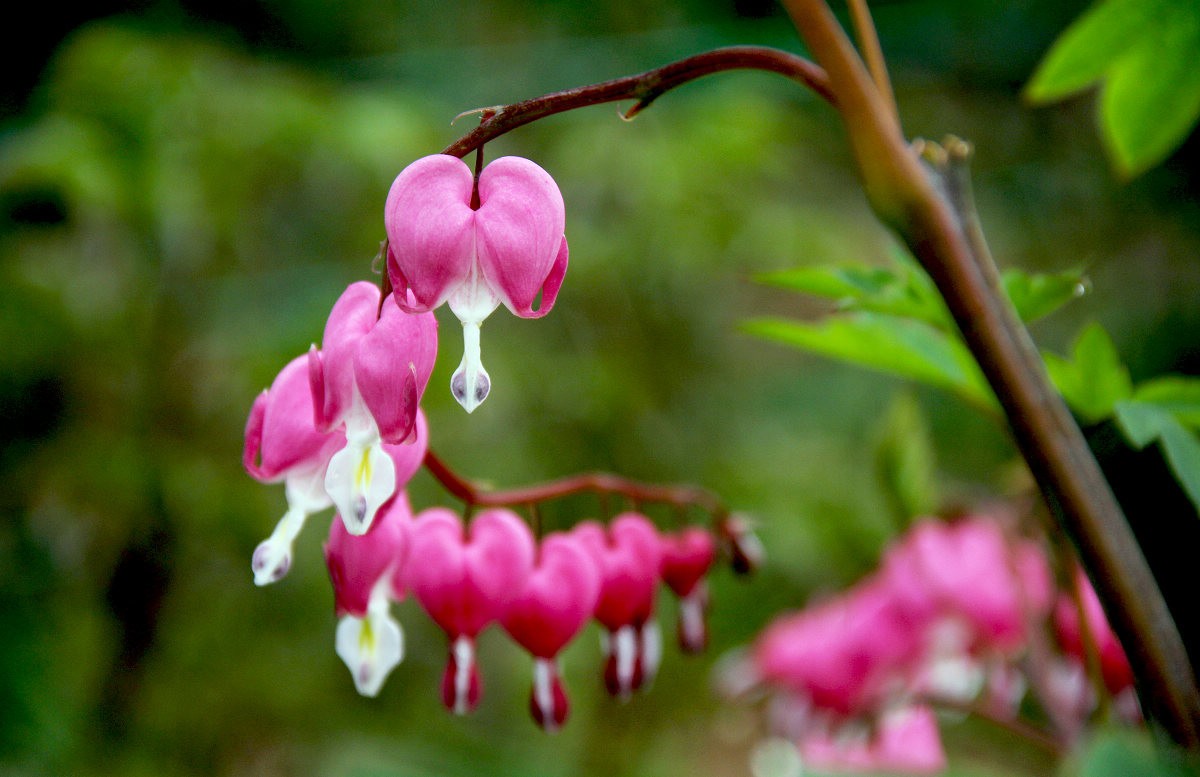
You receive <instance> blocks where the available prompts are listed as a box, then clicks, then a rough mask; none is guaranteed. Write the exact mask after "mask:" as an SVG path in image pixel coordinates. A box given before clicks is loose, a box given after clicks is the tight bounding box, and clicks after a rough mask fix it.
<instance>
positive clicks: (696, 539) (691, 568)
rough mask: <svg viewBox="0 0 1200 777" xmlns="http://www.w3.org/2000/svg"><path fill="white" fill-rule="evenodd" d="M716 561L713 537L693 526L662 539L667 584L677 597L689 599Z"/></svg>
mask: <svg viewBox="0 0 1200 777" xmlns="http://www.w3.org/2000/svg"><path fill="white" fill-rule="evenodd" d="M715 557H716V543H715V542H714V540H713V536H712V535H711V534H709V533H708V532H707V531H705V530H704V529H701V528H699V527H696V526H691V527H688V528H686V529H684V530H683V531H681V532H677V533H672V534H664V535H663V536H662V564H661V569H660V573H661V575H662V579H663V582H664V583H666V584H667V586H668V587H669V588H670V589H671V590H672V591H674V592H675V595H676V596H687V595H688V594H689V593H691V591H692V589H693V588H695V587H696V584H697V583H699V582H700V580H701V579H703V577H704V575H705V574H706V573H707V572H708V568H709V567H710V566H712V563H713V559H714V558H715Z"/></svg>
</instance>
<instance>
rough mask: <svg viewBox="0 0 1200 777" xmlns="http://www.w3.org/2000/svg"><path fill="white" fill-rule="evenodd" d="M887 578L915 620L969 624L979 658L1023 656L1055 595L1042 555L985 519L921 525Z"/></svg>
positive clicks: (891, 562)
mask: <svg viewBox="0 0 1200 777" xmlns="http://www.w3.org/2000/svg"><path fill="white" fill-rule="evenodd" d="M882 574H883V576H884V577H885V579H886V580H887V581H888V585H889V586H891V587H892V589H893V592H894V594H895V595H896V596H897V597H898V598H899V599H900V600H901V601H902V602H903V606H904V607H906V608H907V609H908V610H909V612H910V613H912V615H913V617H927V618H930V619H933V620H941V619H950V620H953V621H956V622H958V623H960V624H963V625H964V626H965V630H964V638H965V639H966V640H967V642H968V644H967V645H965V646H964V647H965V648H966V649H968V650H970V651H971V652H973V653H977V652H980V651H997V652H1000V653H1004V654H1010V653H1013V652H1015V651H1018V650H1020V649H1021V648H1022V647H1023V646H1024V645H1025V643H1026V640H1027V639H1028V634H1029V631H1028V630H1029V626H1030V624H1031V623H1033V622H1035V621H1036V620H1037V619H1039V618H1043V617H1045V615H1046V613H1047V612H1048V611H1049V607H1050V601H1051V598H1052V592H1053V584H1052V581H1051V577H1050V570H1049V566H1048V564H1047V562H1046V559H1045V556H1044V555H1043V554H1042V552H1041V550H1040V549H1039V548H1038V547H1037V546H1036V545H1035V544H1033V543H1032V542H1030V541H1029V540H1023V539H1012V540H1010V539H1009V538H1006V537H1005V535H1004V532H1003V530H1002V529H1001V528H1000V526H999V525H998V524H997V523H996V522H995V521H994V520H991V519H988V518H985V517H971V518H963V519H960V520H958V521H954V522H949V523H948V522H945V521H939V520H935V519H927V520H923V521H921V522H919V523H917V524H916V525H915V526H914V527H913V528H912V529H911V530H910V531H909V533H908V534H907V535H906V536H905V537H904V539H903V540H902V541H901V542H900V543H899V544H897V545H896V546H894V547H893V548H892V549H891V550H889V551H888V553H887V556H886V558H885V559H884V563H883V569H882Z"/></svg>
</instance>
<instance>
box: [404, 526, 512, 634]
mask: <svg viewBox="0 0 1200 777" xmlns="http://www.w3.org/2000/svg"><path fill="white" fill-rule="evenodd" d="M468 534H469V537H466V538H464V536H463V529H462V523H461V521H459V519H458V516H457V515H455V514H454V513H452V512H450V511H449V510H446V509H444V508H433V509H430V510H426V511H424V512H423V513H421V515H420V516H418V517H417V521H416V524H415V525H414V527H413V542H412V546H411V547H412V558H413V559H414V562H413V563H412V564H410V565H409V568H408V570H407V574H406V582H407V585H408V587H409V588H410V589H411V590H412V592H413V595H414V596H416V598H417V601H418V602H420V603H421V606H422V607H423V608H424V609H425V611H426V612H428V613H429V615H430V617H432V618H433V619H434V621H435V622H437V624H438V625H439V626H441V627H442V629H443V630H444V631H446V633H447V634H449V635H451V636H454V637H457V636H460V635H461V636H467V637H474V636H475V635H477V634H478V633H479V632H480V631H482V630H483V629H484V627H486V626H487V625H488V624H490V623H492V622H493V621H496V620H498V619H499V618H500V617H501V616H502V615H503V614H504V611H505V609H506V608H507V607H508V605H509V603H510V602H511V601H512V599H513V597H514V596H515V595H516V594H517V593H518V592H519V591H520V590H521V588H522V587H523V586H524V585H525V581H526V579H527V578H528V577H529V574H530V572H531V571H532V569H533V555H534V543H533V534H532V532H530V530H529V527H528V526H526V525H525V522H524V521H522V520H521V519H520V518H519V517H518V516H517V515H516V514H515V513H513V512H511V511H509V510H499V509H494V510H485V511H483V512H481V513H479V514H478V515H476V516H475V518H474V519H473V520H472V522H471V528H470V531H469V532H468Z"/></svg>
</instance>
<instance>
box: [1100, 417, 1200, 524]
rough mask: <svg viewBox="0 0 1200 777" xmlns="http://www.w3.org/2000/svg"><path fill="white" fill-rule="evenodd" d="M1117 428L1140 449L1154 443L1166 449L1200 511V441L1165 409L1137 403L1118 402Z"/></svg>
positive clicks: (1176, 471) (1183, 484)
mask: <svg viewBox="0 0 1200 777" xmlns="http://www.w3.org/2000/svg"><path fill="white" fill-rule="evenodd" d="M1115 412H1116V418H1117V425H1118V426H1119V427H1120V429H1121V431H1122V432H1123V433H1124V434H1125V437H1126V438H1127V439H1128V440H1129V442H1130V443H1132V444H1133V445H1134V446H1135V447H1137V448H1144V447H1146V446H1147V445H1149V444H1151V443H1152V442H1158V443H1159V444H1160V445H1161V446H1162V452H1163V457H1164V458H1165V459H1166V461H1167V465H1168V466H1169V467H1170V468H1171V472H1172V473H1173V474H1174V475H1175V479H1176V480H1178V481H1179V484H1180V485H1181V486H1183V490H1184V491H1185V492H1186V493H1187V495H1188V499H1190V500H1191V501H1192V504H1193V505H1195V506H1196V509H1197V510H1198V511H1200V440H1197V439H1196V436H1195V435H1194V434H1192V433H1191V432H1189V431H1188V430H1187V429H1185V428H1183V426H1182V425H1181V424H1180V423H1179V422H1178V421H1177V420H1175V416H1173V415H1171V413H1170V412H1169V411H1167V410H1165V409H1163V408H1161V407H1157V406H1155V405H1148V404H1145V403H1142V402H1137V401H1134V400H1127V401H1124V402H1118V403H1117V404H1116V407H1115Z"/></svg>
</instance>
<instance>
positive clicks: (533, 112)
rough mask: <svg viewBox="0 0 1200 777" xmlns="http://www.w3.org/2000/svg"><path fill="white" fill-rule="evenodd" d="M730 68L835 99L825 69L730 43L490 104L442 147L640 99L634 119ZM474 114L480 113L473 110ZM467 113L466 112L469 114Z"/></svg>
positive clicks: (462, 148)
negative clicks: (619, 75) (678, 89)
mask: <svg viewBox="0 0 1200 777" xmlns="http://www.w3.org/2000/svg"><path fill="white" fill-rule="evenodd" d="M726 70H765V71H768V72H771V73H778V74H779V75H782V76H785V77H787V78H790V79H792V80H793V81H797V82H799V83H801V84H804V85H805V86H807V87H808V88H810V89H812V90H813V91H814V92H816V94H817V95H819V96H820V97H821V98H822V99H824V100H825V101H826V102H828V103H830V104H833V103H834V102H835V100H834V97H833V92H832V90H831V89H830V88H829V79H828V78H827V77H826V75H825V71H824V70H822V69H821V68H819V67H817V66H816V65H815V64H813V63H812V62H810V61H809V60H807V59H805V58H804V57H800V56H797V55H795V54H792V53H790V52H787V51H781V50H779V49H772V48H768V47H765V46H729V47H727V48H722V49H715V50H713V51H706V52H704V53H703V54H696V55H694V56H691V57H687V58H685V59H681V60H679V61H677V62H672V63H670V64H667V65H663V66H662V67H658V68H655V69H653V70H647V71H646V72H645V73H639V74H637V75H633V76H626V77H625V78H617V79H614V80H612V81H605V82H603V83H599V84H591V85H589V86H580V87H577V88H575V89H567V90H565V91H562V92H554V93H552V94H547V95H543V96H541V97H534V98H533V99H531V100H524V101H522V102H519V103H513V104H512V105H504V106H497V107H494V108H484V109H481V111H479V112H480V113H482V116H483V119H482V121H480V123H479V126H478V127H476V128H475V129H473V130H471V131H470V132H468V133H467V134H466V135H464V136H463V137H461V138H459V139H458V140H456V141H455V142H454V143H451V144H450V145H449V146H447V147H446V149H445V150H444V151H443V152H442V153H443V154H450V155H451V156H457V157H463V156H466V155H467V154H469V153H470V152H471V151H474V150H475V149H476V148H478V147H479V146H481V145H483V144H484V143H486V142H488V141H489V140H492V139H493V138H497V137H499V136H501V135H503V134H504V133H506V132H509V131H511V130H514V129H516V128H517V127H520V126H523V125H525V124H529V123H530V122H532V121H537V120H538V119H542V118H545V117H546V116H552V115H553V114H556V113H562V112H563V111H570V110H574V109H576V108H584V107H587V106H589V105H600V104H602V103H611V102H620V101H622V100H636V101H637V102H636V103H635V104H634V106H633V107H632V108H630V109H629V110H627V111H625V113H624V114H623V115H624V116H625V118H627V119H628V118H632V117H633V116H635V115H636V114H637V113H639V112H640V111H641V110H642V109H644V108H646V107H647V106H648V105H650V103H652V102H654V101H655V100H656V99H657V98H658V97H659V96H660V95H662V94H664V93H665V92H668V91H670V90H672V89H674V88H675V87H677V86H682V85H683V84H686V83H687V82H689V81H694V80H696V79H697V78H701V77H703V76H707V75H711V74H713V73H720V72H724V71H726ZM469 113H474V111H470V112H469ZM464 115H465V114H464Z"/></svg>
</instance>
